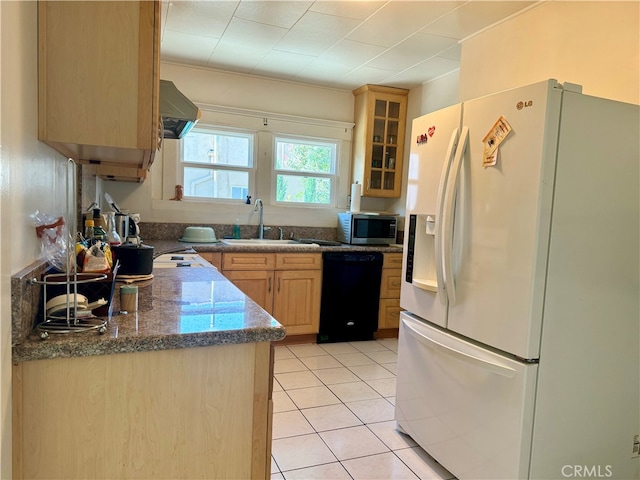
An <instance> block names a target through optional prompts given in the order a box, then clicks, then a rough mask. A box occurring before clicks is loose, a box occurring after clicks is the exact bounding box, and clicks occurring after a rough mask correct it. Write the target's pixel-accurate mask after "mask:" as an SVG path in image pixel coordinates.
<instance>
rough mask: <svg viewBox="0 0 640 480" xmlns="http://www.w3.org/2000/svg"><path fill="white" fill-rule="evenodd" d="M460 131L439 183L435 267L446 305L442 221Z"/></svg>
mask: <svg viewBox="0 0 640 480" xmlns="http://www.w3.org/2000/svg"><path fill="white" fill-rule="evenodd" d="M459 133H460V132H459V130H458V129H457V128H456V129H454V130H453V133H452V134H451V140H449V147H448V148H447V154H446V157H445V159H444V165H443V167H442V173H441V174H440V181H439V183H438V196H437V199H436V228H435V238H434V243H435V265H436V284H437V286H438V298H439V299H440V302H441V303H442V304H444V305H446V304H447V288H446V284H445V280H444V266H443V263H442V261H443V251H442V220H443V216H442V215H443V208H444V195H445V192H446V189H447V180H448V178H449V172H450V171H451V164H452V163H453V158H454V154H455V150H456V145H457V143H458V135H459Z"/></svg>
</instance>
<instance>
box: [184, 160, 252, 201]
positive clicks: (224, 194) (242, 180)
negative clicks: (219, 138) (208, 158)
mask: <svg viewBox="0 0 640 480" xmlns="http://www.w3.org/2000/svg"><path fill="white" fill-rule="evenodd" d="M248 192H249V173H248V172H242V171H234V170H219V169H211V168H197V167H185V168H184V195H185V196H187V197H200V198H230V199H231V198H233V199H235V198H238V199H242V200H244V199H245V198H246V196H247V195H248Z"/></svg>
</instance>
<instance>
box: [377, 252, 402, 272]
mask: <svg viewBox="0 0 640 480" xmlns="http://www.w3.org/2000/svg"><path fill="white" fill-rule="evenodd" d="M382 268H402V254H401V253H385V254H384V259H383V261H382Z"/></svg>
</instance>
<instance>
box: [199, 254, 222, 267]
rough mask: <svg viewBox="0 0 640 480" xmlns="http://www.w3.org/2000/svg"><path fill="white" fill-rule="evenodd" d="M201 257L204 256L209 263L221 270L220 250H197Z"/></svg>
mask: <svg viewBox="0 0 640 480" xmlns="http://www.w3.org/2000/svg"><path fill="white" fill-rule="evenodd" d="M198 255H200V256H201V257H202V258H204V259H205V260H206V261H207V262H209V263H210V264H211V265H213V266H214V267H216V268H217V269H218V270H222V253H221V252H198Z"/></svg>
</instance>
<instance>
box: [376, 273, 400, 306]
mask: <svg viewBox="0 0 640 480" xmlns="http://www.w3.org/2000/svg"><path fill="white" fill-rule="evenodd" d="M401 280H402V270H401V269H399V268H383V269H382V281H381V283H380V298H398V299H399V298H400V285H401V284H402V281H401Z"/></svg>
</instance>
